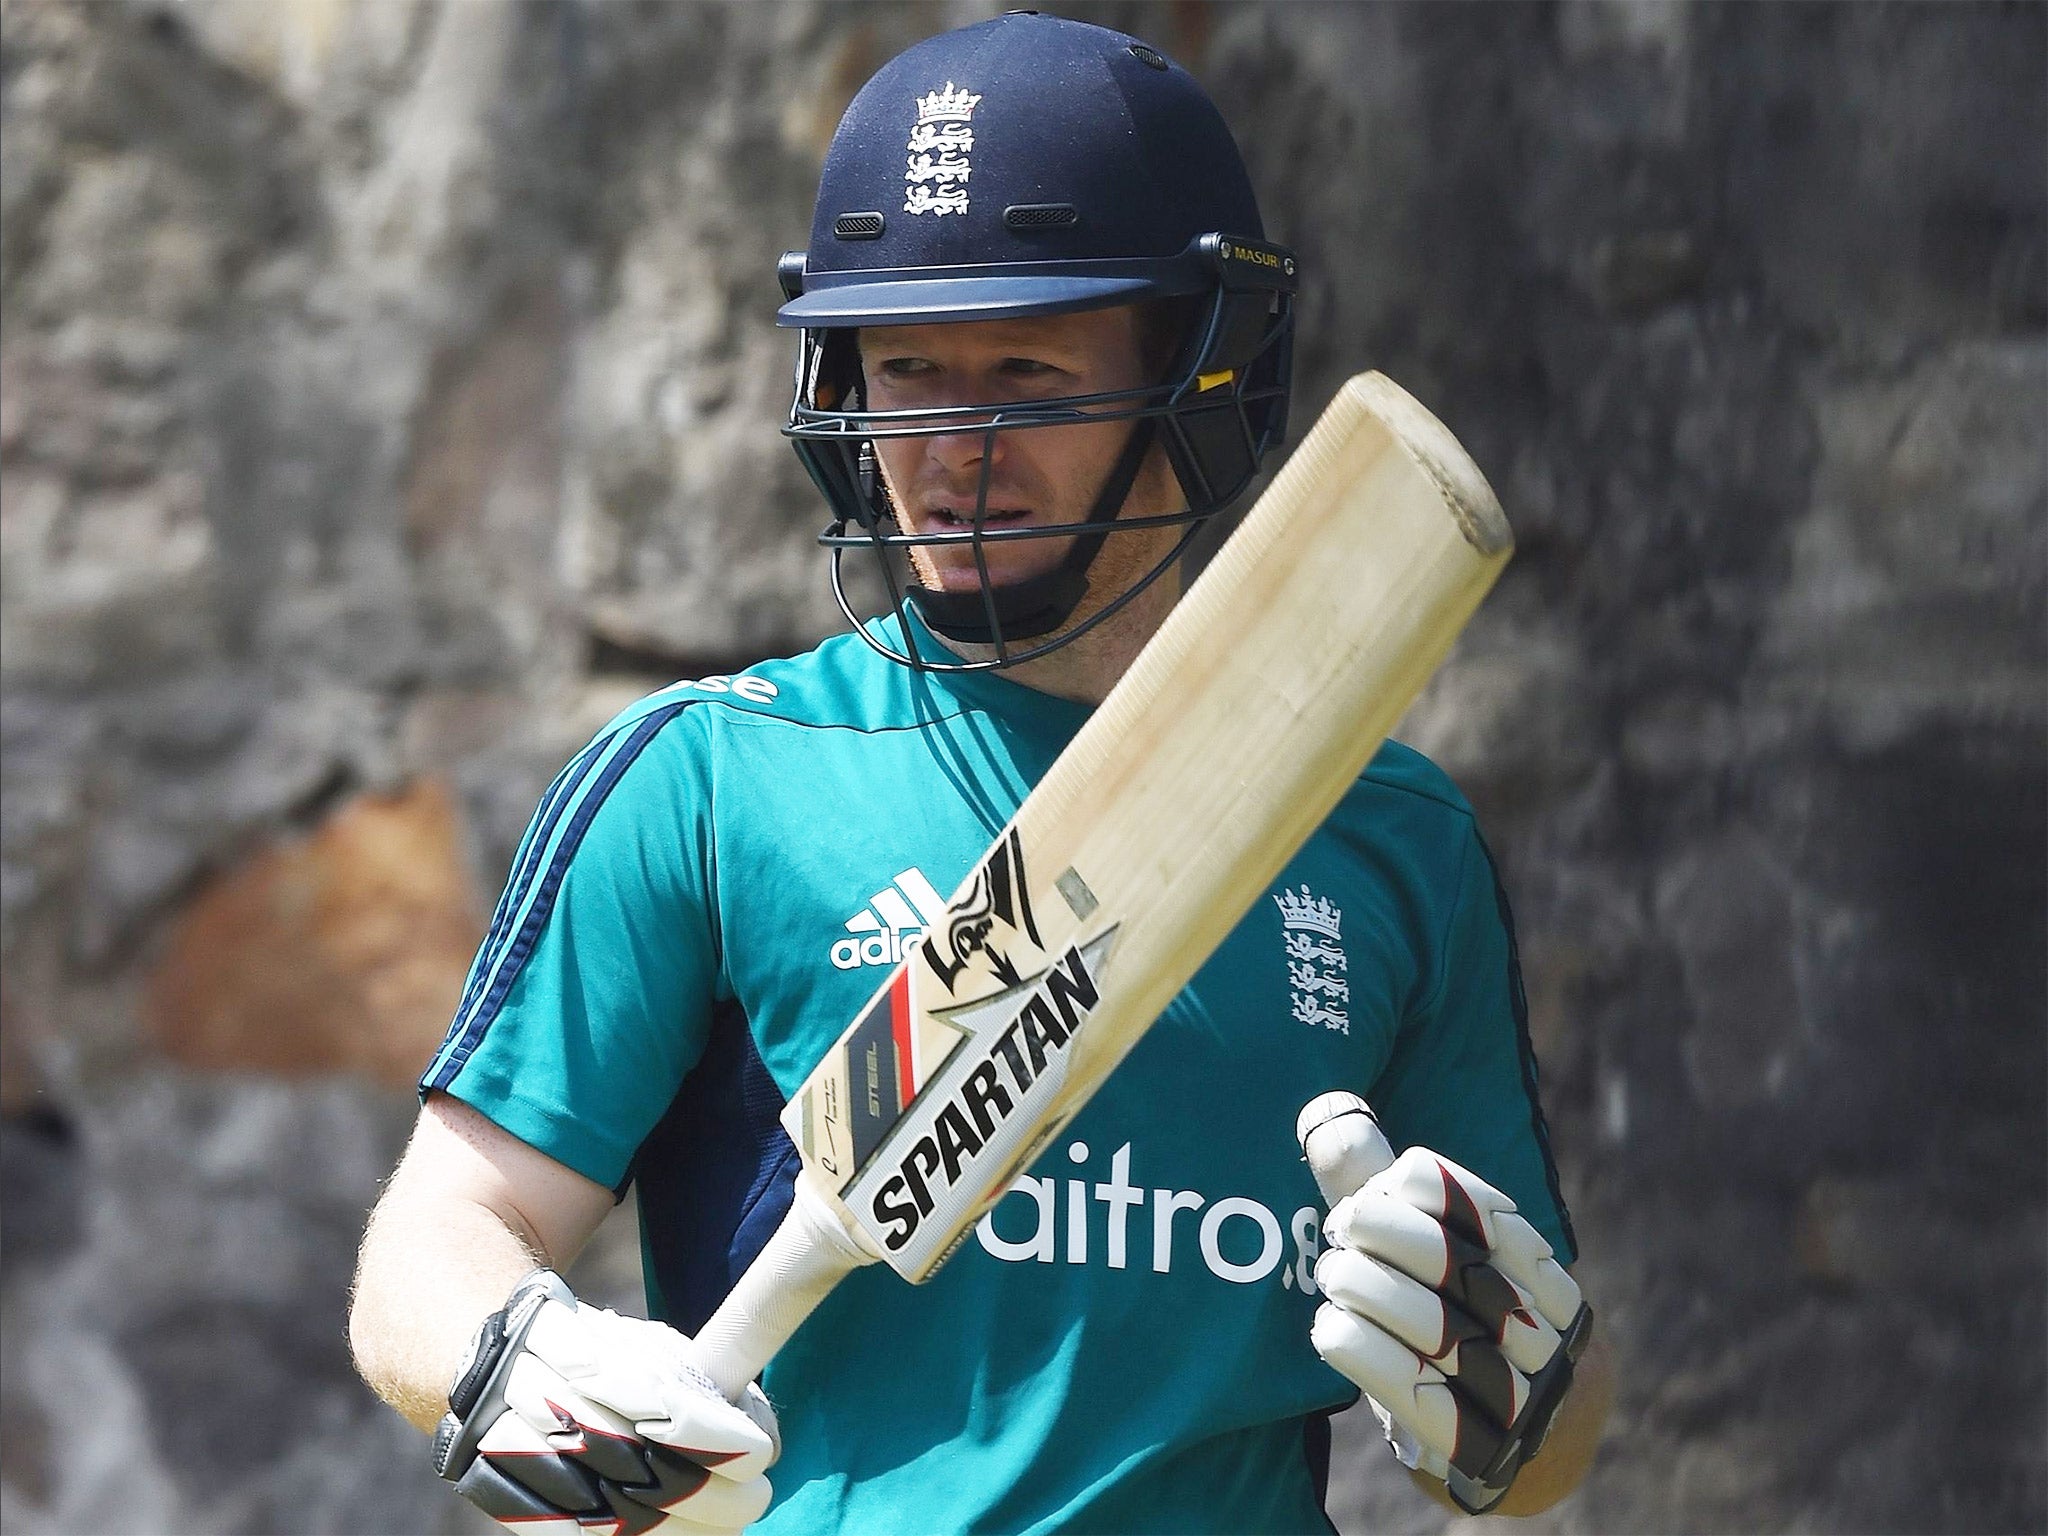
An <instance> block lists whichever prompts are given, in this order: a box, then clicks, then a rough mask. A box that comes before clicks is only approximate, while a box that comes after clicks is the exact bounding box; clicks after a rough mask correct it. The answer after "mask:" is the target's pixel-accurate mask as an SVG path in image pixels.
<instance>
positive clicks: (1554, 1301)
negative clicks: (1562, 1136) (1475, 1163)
mask: <svg viewBox="0 0 2048 1536" xmlns="http://www.w3.org/2000/svg"><path fill="white" fill-rule="evenodd" d="M1296 1134H1297V1136H1298V1137H1299V1138H1300V1140H1301V1143H1302V1150H1303V1152H1304V1154H1305V1155H1306V1156H1307V1158H1308V1161H1309V1166H1310V1168H1311V1169H1312V1170H1313V1171H1314V1173H1315V1175H1316V1182H1317V1184H1318V1186H1319V1187H1320V1188H1321V1189H1322V1191H1323V1197H1324V1199H1325V1200H1326V1201H1328V1202H1330V1204H1331V1211H1330V1215H1329V1219H1328V1220H1327V1221H1325V1222H1324V1224H1323V1231H1324V1234H1325V1236H1326V1237H1327V1238H1328V1240H1329V1245H1330V1246H1329V1247H1328V1248H1327V1249H1325V1250H1324V1252H1323V1255H1322V1257H1321V1258H1320V1259H1318V1260H1317V1261H1316V1284H1317V1285H1318V1286H1320V1287H1321V1288H1322V1291H1323V1294H1324V1295H1325V1296H1326V1297H1327V1298H1328V1299H1327V1301H1326V1302H1325V1303H1324V1304H1323V1306H1322V1307H1320V1308H1319V1309H1318V1310H1317V1312H1316V1319H1315V1324H1314V1326H1313V1328H1312V1330H1311V1332H1310V1338H1311V1339H1312V1341H1313V1342H1314V1344H1315V1348H1316V1353H1317V1354H1319V1355H1321V1356H1322V1357H1323V1359H1324V1360H1326V1361H1327V1362H1328V1363H1329V1364H1330V1365H1331V1366H1332V1367H1333V1368H1335V1369H1336V1370H1337V1371H1339V1372H1341V1373H1342V1374H1343V1375H1344V1376H1346V1377H1348V1378H1349V1379H1350V1380H1351V1381H1353V1382H1355V1383H1356V1384H1357V1385H1358V1386H1359V1388H1360V1389H1361V1390H1363V1391H1364V1392H1365V1394H1366V1396H1367V1398H1368V1399H1369V1400H1370V1402H1371V1404H1372V1410H1373V1413H1374V1414H1375V1415H1376V1416H1377V1417H1378V1419H1379V1421H1380V1424H1381V1426H1382V1427H1383V1428H1384V1429H1385V1430H1386V1432H1387V1439H1388V1440H1389V1441H1390V1442H1391V1443H1392V1445H1393V1447H1394V1453H1395V1455H1397V1456H1398V1457H1399V1458H1400V1459H1401V1461H1402V1462H1403V1463H1404V1464H1405V1465H1407V1466H1410V1467H1414V1468H1416V1469H1417V1470H1419V1471H1422V1472H1426V1473H1428V1474H1429V1475H1430V1476H1432V1477H1436V1478H1440V1479H1442V1480H1443V1481H1444V1483H1445V1485H1446V1487H1447V1488H1448V1490H1449V1492H1450V1494H1451V1497H1452V1498H1453V1499H1454V1500H1455V1501H1456V1502H1457V1503H1458V1505H1459V1507H1460V1508H1462V1509H1465V1510H1466V1511H1467V1512H1469V1513H1472V1514H1480V1513H1483V1512H1484V1511H1486V1510H1488V1509H1491V1508H1492V1507H1493V1506H1494V1505H1496V1504H1498V1503H1499V1502H1500V1501H1501V1499H1502V1498H1503V1497H1505V1496H1506V1494H1507V1491H1508V1488H1509V1486H1510V1485H1511V1484H1512V1483H1513V1482H1514V1479H1515V1474H1516V1473H1517V1472H1518V1471H1520V1469H1521V1467H1522V1464H1523V1463H1524V1462H1526V1461H1527V1460H1529V1458H1530V1457H1532V1456H1534V1455H1535V1454H1536V1453H1537V1451H1539V1450H1540V1449H1542V1445H1543V1439H1544V1436H1545V1435H1546V1434H1548V1433H1549V1430H1550V1425H1551V1422H1552V1420H1553V1419H1554V1418H1555V1416H1556V1413H1557V1409H1558V1405H1559V1404H1560V1403H1562V1402H1563V1400H1564V1396H1565V1393H1566V1392H1567V1391H1568V1390H1569V1389H1570V1386H1571V1379H1572V1366H1573V1363H1574V1362H1575V1361H1576V1360H1577V1359H1578V1357H1579V1354H1580V1352H1581V1351H1582V1350H1584V1348H1585V1345H1586V1340H1587V1339H1588V1338H1589V1337H1590V1336H1591V1332H1592V1326H1593V1314H1592V1310H1591V1309H1590V1308H1589V1307H1587V1306H1586V1304H1585V1302H1584V1300H1583V1299H1582V1298H1581V1297H1580V1295H1579V1287H1578V1283H1577V1282H1576V1281H1574V1280H1573V1279H1572V1277H1571V1276H1570V1275H1568V1274H1566V1273H1565V1271H1564V1268H1563V1266H1562V1265H1560V1264H1559V1263H1558V1262H1557V1259H1556V1258H1555V1256H1554V1255H1553V1254H1552V1252H1551V1248H1550V1244H1549V1243H1547V1242H1545V1241H1544V1240H1543V1237H1542V1235H1541V1234H1540V1233H1538V1232H1537V1230H1536V1229H1535V1228H1534V1227H1532V1226H1530V1225H1529V1223H1528V1222H1527V1221H1526V1220H1524V1219H1523V1218H1522V1217H1521V1216H1520V1215H1518V1214H1516V1212H1515V1203H1514V1202H1513V1201H1512V1200H1510V1199H1508V1197H1507V1196H1506V1195H1504V1194H1502V1193H1501V1192H1500V1191H1499V1190H1497V1189H1495V1188H1494V1187H1493V1186H1492V1185H1491V1184H1489V1183H1487V1182H1486V1181H1485V1180H1484V1179H1482V1178H1480V1177H1479V1176H1478V1175H1477V1174H1473V1173H1469V1172H1467V1171H1466V1170H1465V1169H1463V1168H1460V1167H1459V1166H1458V1165H1457V1164H1456V1163H1454V1162H1452V1161H1450V1159H1448V1158H1445V1157H1440V1156H1438V1155H1437V1154H1436V1153H1434V1152H1431V1151H1429V1150H1427V1149H1426V1148H1423V1147H1410V1148H1409V1149H1408V1150H1407V1151H1406V1152H1403V1153H1402V1154H1401V1155H1400V1156H1399V1157H1398V1158H1397V1157H1394V1156H1393V1153H1392V1150H1391V1148H1389V1147H1388V1145H1387V1142H1386V1138H1385V1137H1384V1136H1382V1135H1381V1134H1380V1131H1379V1126H1378V1123H1377V1122H1376V1121H1375V1120H1374V1119H1373V1118H1372V1111H1371V1110H1369V1109H1367V1108H1366V1105H1365V1101H1364V1100H1363V1099H1360V1098H1359V1097H1358V1096H1357V1095H1356V1094H1349V1093H1328V1094H1323V1095H1321V1096H1320V1097H1319V1098H1317V1099H1315V1100H1313V1101H1311V1102H1310V1103H1309V1105H1308V1106H1307V1107H1306V1108H1304V1109H1303V1110H1302V1113H1301V1118H1300V1120H1299V1122H1298V1123H1297V1125H1296Z"/></svg>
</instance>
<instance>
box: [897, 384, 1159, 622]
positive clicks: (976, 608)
mask: <svg viewBox="0 0 2048 1536" xmlns="http://www.w3.org/2000/svg"><path fill="white" fill-rule="evenodd" d="M1153 426H1154V424H1153V422H1152V420H1151V418H1149V417H1147V418H1143V419H1141V420H1140V421H1139V422H1138V423H1137V425H1136V426H1134V427H1133V428H1132V429H1131V435H1130V438H1129V439H1128V440H1127V441H1126V442H1125V443H1124V447H1123V452H1122V453H1120V454H1118V455H1117V461H1116V463H1115V464H1113V465H1111V466H1110V470H1109V475H1108V478H1106V479H1105V480H1104V481H1103V482H1102V490H1101V492H1100V493H1099V494H1098V495H1097V496H1096V498H1095V505H1094V506H1093V507H1091V508H1090V509H1089V511H1088V515H1087V517H1085V518H1084V519H1082V522H1081V526H1083V527H1091V528H1099V529H1100V531H1099V532H1095V533H1083V534H1076V535H1075V537H1074V544H1073V548H1071V549H1069V550H1068V551H1067V554H1066V558H1065V559H1064V560H1062V561H1060V563H1059V564H1058V565H1056V566H1054V567H1053V568H1052V569H1051V570H1049V571H1044V572H1041V573H1040V574H1039V575H1036V576H1027V577H1025V578H1024V579H1023V580H1022V581H1013V582H1010V583H1007V584H1006V585H1004V586H1000V587H992V588H990V589H988V590H987V591H986V592H984V591H983V590H982V588H981V586H980V584H979V583H977V584H976V587H975V590H974V591H972V592H939V591H936V590H934V589H933V588H931V587H923V586H918V585H916V584H914V583H913V584H911V585H908V586H906V587H905V588H904V596H905V597H906V598H908V599H909V600H910V601H911V602H913V603H915V604H916V605H917V612H918V616H919V617H920V618H922V619H923V620H924V621H925V623H926V624H928V625H930V626H931V628H932V629H933V630H935V631H936V632H937V633H939V634H941V635H943V636H945V637H946V638H947V639H948V640H956V641H959V642H960V643H962V644H965V645H995V646H1002V645H1007V644H1008V643H1009V642H1011V641H1013V640H1037V639H1041V638H1043V637H1044V636H1046V635H1049V634H1051V633H1052V632H1053V631H1054V630H1056V629H1058V628H1059V627H1060V626H1061V625H1062V624H1064V623H1066V622H1067V620H1068V619H1070V618H1072V617H1073V613H1074V610H1075V609H1076V608H1078V607H1080V606H1081V599H1082V598H1084V597H1086V596H1087V595H1088V567H1089V566H1090V565H1092V564H1094V562H1095V557H1096V555H1098V554H1100V553H1101V551H1102V546H1103V543H1104V542H1105V541H1106V540H1107V539H1108V538H1109V532H1110V530H1109V528H1108V527H1107V525H1108V524H1110V523H1113V522H1114V521H1116V515H1117V513H1119V512H1120V511H1122V510H1123V505H1124V499H1125V498H1126V497H1128V496H1129V495H1130V494H1131V487H1132V486H1133V485H1135V484H1137V481H1138V471H1139V470H1140V469H1141V468H1143V467H1144V463H1145V455H1146V454H1147V453H1148V452H1149V451H1150V450H1151V447H1152V439H1153ZM991 608H993V609H994V618H995V622H994V623H993V624H991V623H990V609H991Z"/></svg>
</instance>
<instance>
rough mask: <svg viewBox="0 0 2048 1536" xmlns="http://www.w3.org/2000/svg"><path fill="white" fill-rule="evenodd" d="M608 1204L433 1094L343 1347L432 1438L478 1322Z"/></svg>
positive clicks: (565, 1257) (371, 1236) (368, 1252)
mask: <svg viewBox="0 0 2048 1536" xmlns="http://www.w3.org/2000/svg"><path fill="white" fill-rule="evenodd" d="M612 1204H613V1201H612V1192H611V1191H610V1190H608V1189H606V1188H605V1187H604V1186H603V1185H601V1184H596V1183H593V1182H591V1181H590V1180H589V1179H586V1178H584V1177H583V1175H582V1174H580V1173H577V1172H575V1171H574V1170H572V1169H570V1168H566V1167H564V1166H563V1165H562V1164H560V1163H558V1162H556V1161H555V1160H554V1159H553V1158H551V1157H548V1156H547V1155H546V1154H544V1153H542V1152H538V1151H536V1150H535V1149H534V1148H532V1147H530V1146H528V1145H527V1144H526V1143H525V1142H523V1141H521V1140H519V1138H518V1137H516V1136H514V1135H512V1134H511V1133H510V1132H508V1131H505V1130H502V1129H500V1128H499V1127H498V1126H497V1125H496V1124H494V1123H493V1122H492V1121H490V1120H488V1119H486V1118H485V1117H484V1116H483V1115H481V1114H479V1113H478V1112H477V1111H476V1110H474V1109H472V1108H470V1107H469V1106H468V1105H467V1104H464V1103H463V1102H462V1101H461V1100H459V1099H454V1098H450V1097H449V1096H447V1095H446V1094H440V1093H436V1094H433V1095H431V1096H429V1098H428V1100H427V1103H426V1106H425V1107H424V1108H423V1109H422V1110H421V1111H420V1118H419V1122H418V1124H417V1125H416V1126H415V1127H414V1129H413V1135H412V1141H411V1143H410V1144H409V1145H408V1146H407V1148H406V1151H405V1156H404V1157H403V1158H401V1159H400V1160H399V1164H398V1170H397V1172H395V1173H394V1174H392V1176H391V1182H390V1183H389V1184H388V1185H386V1186H385V1190H384V1195H383V1198H381V1199H380V1200H379V1201H378V1202H377V1208H376V1209H375V1210H374V1211H372V1212H371V1214H370V1223H369V1228H368V1230H367V1231H366V1232H364V1234H363V1246H362V1252H361V1254H360V1256H359V1257H358V1259H357V1262H356V1283H355V1294H354V1297H353V1300H352V1301H351V1303H350V1306H349V1320H348V1322H349V1344H350V1347H351V1349H352V1350H353V1351H354V1354H355V1362H356V1369H357V1370H358V1371H360V1372H361V1373H362V1377H363V1380H365V1381H366V1382H368V1383H369V1384H370V1387H371V1389H372V1390H374V1391H375V1392H376V1394H377V1395H378V1396H379V1397H381V1398H383V1399H384V1401H385V1402H387V1403H389V1404H390V1405H391V1406H392V1407H394V1408H396V1409H397V1410H398V1411H399V1412H400V1413H402V1414H404V1415H405V1417H406V1418H408V1419H410V1420H411V1421H412V1422H413V1423H414V1424H415V1425H417V1426H418V1427H419V1428H421V1429H423V1430H426V1431H427V1432H429V1433H431V1432H432V1431H433V1429H434V1425H435V1423H436V1422H437V1421H438V1420H439V1419H440V1417H441V1415H442V1414H443V1413H445V1412H447V1411H448V1388H449V1386H450V1385H451V1384H452V1383H453V1382H454V1380H455V1377H456V1373H457V1372H458V1371H459V1370H460V1369H461V1367H462V1363H463V1359H464V1356H465V1354H466V1352H467V1350H468V1347H469V1342H470V1340H471V1338H472V1337H473V1336H474V1335H475V1333H476V1330H477V1325H478V1324H479V1323H480V1322H482V1321H483V1320H484V1319H485V1318H486V1317H488V1316H490V1315H491V1314H492V1313H493V1312H495V1311H497V1310H498V1309H499V1308H500V1307H502V1306H503V1305H504V1304H505V1298H506V1297H507V1296H508V1295H510V1294H511V1291H512V1288H513V1287H514V1286H515V1285H517V1284H518V1283H519V1282H520V1280H521V1279H523V1278H524V1277H525V1276H526V1275H527V1274H528V1273H529V1272H530V1271H531V1270H533V1269H535V1268H536V1267H541V1266H545V1267H548V1268H552V1269H561V1268H564V1267H566V1266H567V1265H568V1263H569V1262H570V1261H571V1260H572V1259H574V1258H575V1256H576V1255H577V1254H578V1253H579V1252H580V1251H581V1250H582V1248H583V1245H584V1244H585V1243H586V1242H588V1241H589V1240H590V1235H591V1233H593V1232H595V1231H596V1230H597V1227H598V1223H599V1222H601V1221H603V1220H604V1218H605V1213H606V1212H608V1211H610V1210H611V1208H612Z"/></svg>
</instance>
